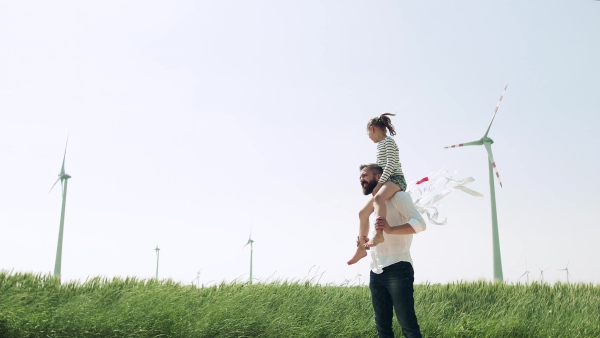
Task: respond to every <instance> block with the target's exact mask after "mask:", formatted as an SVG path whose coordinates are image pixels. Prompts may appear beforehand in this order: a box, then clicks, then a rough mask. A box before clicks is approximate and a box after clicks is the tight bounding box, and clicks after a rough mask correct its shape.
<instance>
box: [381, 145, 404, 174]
mask: <svg viewBox="0 0 600 338" xmlns="http://www.w3.org/2000/svg"><path fill="white" fill-rule="evenodd" d="M377 165H379V166H380V167H381V168H383V174H382V175H381V178H379V183H385V182H387V181H388V180H389V179H390V176H392V175H402V176H404V173H403V172H402V165H401V164H400V155H399V151H398V145H397V144H396V141H394V139H393V138H391V137H390V136H386V137H385V138H384V139H383V140H382V141H381V142H379V143H378V144H377Z"/></svg>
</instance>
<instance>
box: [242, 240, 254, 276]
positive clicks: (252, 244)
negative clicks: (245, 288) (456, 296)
mask: <svg viewBox="0 0 600 338" xmlns="http://www.w3.org/2000/svg"><path fill="white" fill-rule="evenodd" d="M248 244H250V279H249V280H248V283H250V284H252V252H253V251H254V241H253V240H252V231H250V237H248V242H247V243H246V245H244V248H245V247H246V246H247V245H248Z"/></svg>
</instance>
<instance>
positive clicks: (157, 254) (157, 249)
mask: <svg viewBox="0 0 600 338" xmlns="http://www.w3.org/2000/svg"><path fill="white" fill-rule="evenodd" d="M154 251H156V280H158V256H159V251H160V249H159V248H158V244H156V248H155V249H154Z"/></svg>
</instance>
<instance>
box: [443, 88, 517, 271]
mask: <svg viewBox="0 0 600 338" xmlns="http://www.w3.org/2000/svg"><path fill="white" fill-rule="evenodd" d="M507 87H508V85H506V86H505V87H504V91H502V95H500V100H499V101H498V104H496V109H494V114H493V115H492V120H491V121H490V124H489V125H488V128H487V130H486V131H485V134H483V137H482V138H481V139H479V140H477V141H472V142H466V143H459V144H455V145H451V146H448V147H444V148H456V147H463V146H480V145H483V146H484V147H485V149H486V151H487V154H488V166H489V176H490V201H491V204H492V243H493V250H494V280H495V281H496V282H502V281H503V280H504V277H503V275H502V258H501V256H500V239H499V236H498V218H497V215H496V194H495V191H494V171H495V173H496V178H497V179H498V183H499V184H500V187H502V182H501V181H500V174H498V169H496V162H495V161H494V156H493V155H492V143H494V140H492V139H491V138H489V137H488V133H489V132H490V128H491V127H492V122H494V118H495V117H496V113H497V112H498V107H500V103H501V102H502V98H503V97H504V92H506V88H507Z"/></svg>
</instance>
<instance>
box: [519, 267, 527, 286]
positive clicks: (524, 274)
mask: <svg viewBox="0 0 600 338" xmlns="http://www.w3.org/2000/svg"><path fill="white" fill-rule="evenodd" d="M523 276H526V277H527V284H529V270H527V263H525V272H524V273H523V274H522V275H521V277H519V279H521V278H523Z"/></svg>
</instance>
